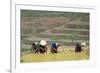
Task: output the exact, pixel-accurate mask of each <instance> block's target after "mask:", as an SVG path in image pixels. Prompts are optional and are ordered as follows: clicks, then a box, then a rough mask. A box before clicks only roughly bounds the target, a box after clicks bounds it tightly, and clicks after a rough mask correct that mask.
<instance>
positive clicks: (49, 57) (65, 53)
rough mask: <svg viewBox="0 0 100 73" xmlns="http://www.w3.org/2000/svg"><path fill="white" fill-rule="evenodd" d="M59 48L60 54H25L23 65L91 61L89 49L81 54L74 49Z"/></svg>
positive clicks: (22, 57) (22, 59)
mask: <svg viewBox="0 0 100 73" xmlns="http://www.w3.org/2000/svg"><path fill="white" fill-rule="evenodd" d="M61 48H62V47H60V48H59V52H58V53H54V54H52V53H50V52H49V50H48V53H45V54H34V53H32V52H28V53H24V54H22V56H21V62H22V63H29V62H30V63H31V62H52V61H75V60H89V56H88V53H87V51H88V47H86V48H84V50H83V51H82V52H80V53H76V52H74V49H73V48H70V47H69V48H68V47H63V49H61Z"/></svg>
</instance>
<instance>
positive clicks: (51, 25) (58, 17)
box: [21, 10, 89, 48]
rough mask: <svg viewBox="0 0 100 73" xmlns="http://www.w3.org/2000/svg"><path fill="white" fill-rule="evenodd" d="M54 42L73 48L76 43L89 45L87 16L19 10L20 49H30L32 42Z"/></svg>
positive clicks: (86, 14)
mask: <svg viewBox="0 0 100 73" xmlns="http://www.w3.org/2000/svg"><path fill="white" fill-rule="evenodd" d="M42 39H44V40H46V41H47V42H48V44H50V42H51V41H56V42H59V43H61V44H62V45H64V46H73V45H74V44H75V42H76V41H81V42H82V41H85V42H86V43H87V44H88V45H89V14H88V13H75V12H55V11H54V12H53V11H32V10H21V43H22V48H30V47H31V44H32V41H40V40H42Z"/></svg>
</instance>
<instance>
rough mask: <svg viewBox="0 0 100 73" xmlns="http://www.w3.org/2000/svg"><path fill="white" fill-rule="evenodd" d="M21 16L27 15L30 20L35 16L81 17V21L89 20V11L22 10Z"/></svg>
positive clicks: (73, 18) (72, 18)
mask: <svg viewBox="0 0 100 73" xmlns="http://www.w3.org/2000/svg"><path fill="white" fill-rule="evenodd" d="M21 16H23V17H26V18H27V19H28V20H31V19H32V18H33V17H67V18H70V19H71V20H75V19H77V18H81V21H89V13H79V12H60V11H59V12H57V11H39V10H35V11H34V10H21Z"/></svg>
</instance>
